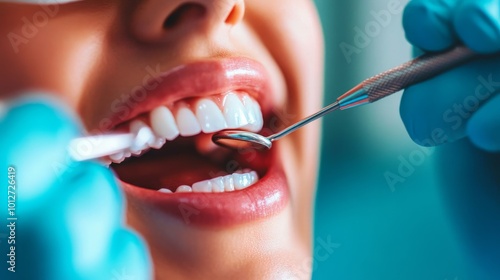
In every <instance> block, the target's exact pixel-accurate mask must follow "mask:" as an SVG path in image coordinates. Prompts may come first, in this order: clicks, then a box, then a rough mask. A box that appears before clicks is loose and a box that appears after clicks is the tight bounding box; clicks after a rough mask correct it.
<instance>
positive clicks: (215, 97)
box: [109, 59, 288, 225]
mask: <svg viewBox="0 0 500 280" xmlns="http://www.w3.org/2000/svg"><path fill="white" fill-rule="evenodd" d="M207 67H209V68H211V70H212V71H211V72H206V71H200V69H201V70H207V69H206V68H207ZM214 67H215V70H214V69H213V68H214ZM179 72H182V75H180V74H179ZM200 73H201V76H200ZM263 73H264V71H263V69H261V66H259V65H258V64H256V62H253V61H249V60H248V59H227V60H219V61H210V62H204V63H195V64H191V65H187V66H186V67H183V68H179V69H176V70H174V71H173V72H170V73H167V74H165V76H164V77H163V78H164V80H165V81H170V82H171V83H172V82H174V83H177V84H178V85H185V81H184V80H188V79H190V80H191V81H194V83H196V84H198V85H200V86H199V87H202V88H198V91H196V89H193V88H192V84H190V85H189V86H188V88H189V90H188V91H187V92H188V93H185V94H184V95H178V96H177V98H175V99H170V100H169V99H168V96H172V95H171V94H169V90H165V89H166V88H165V87H162V86H161V85H160V87H159V90H157V91H156V92H158V93H156V92H155V93H153V94H152V96H153V98H151V99H154V100H155V102H154V104H153V105H151V102H149V103H147V105H146V106H143V108H142V111H138V112H137V113H135V116H134V117H133V118H131V119H128V120H126V121H124V122H120V123H119V124H118V125H117V126H116V129H117V130H128V131H130V132H132V133H135V134H136V135H140V137H137V139H141V140H140V141H136V143H135V145H134V146H133V147H131V148H130V149H128V150H126V151H123V152H120V153H118V154H115V155H112V156H110V157H109V160H110V161H111V162H113V164H112V168H113V169H114V170H115V172H116V173H117V175H118V177H119V179H120V180H121V181H122V183H123V184H122V185H123V186H124V189H125V191H126V193H127V196H128V198H129V203H132V204H135V205H136V206H137V205H139V206H138V207H154V208H159V209H160V210H161V211H162V212H163V213H166V214H167V215H170V216H175V217H177V218H180V219H181V220H184V221H185V222H186V223H188V224H191V223H193V224H197V225H233V224H237V223H241V222H247V221H251V220H255V219H259V218H264V217H267V216H269V215H273V214H275V213H277V212H278V211H280V210H281V209H282V208H283V207H284V206H285V204H286V202H287V201H288V187H287V184H286V178H285V176H284V173H283V171H282V169H281V166H280V165H279V163H278V161H277V160H276V153H275V152H273V151H268V152H258V151H256V150H252V149H246V150H234V151H231V150H228V149H225V148H221V147H218V146H216V145H215V144H213V143H212V141H211V135H212V134H213V133H215V132H218V131H221V130H224V129H242V130H249V131H252V132H259V131H261V130H262V129H263V127H264V123H265V121H268V120H270V119H271V118H272V114H271V113H270V112H271V110H270V108H272V106H271V104H270V102H269V99H266V98H265V97H263V96H265V95H266V94H269V92H267V89H268V88H269V87H268V86H267V83H268V82H269V81H268V80H267V78H266V77H265V75H264V74H263ZM172 76H175V78H176V79H175V81H172V80H171V79H169V77H172ZM221 77H223V78H222V80H223V82H221ZM183 79H184V80H183ZM200 79H201V80H200ZM214 79H217V81H219V82H218V83H217V84H216V85H213V83H210V82H213V81H214ZM202 82H208V85H207V84H202ZM171 83H168V84H169V85H168V86H169V87H168V88H172V84H171ZM246 84H248V85H246ZM180 87H182V86H180ZM168 88H167V89H168ZM174 88H176V89H179V86H178V87H174ZM200 89H202V90H201V91H199V90H200ZM195 91H196V95H194V94H192V93H193V92H195ZM190 92H191V94H190ZM217 92H222V93H217ZM158 95H162V96H165V98H164V100H163V101H161V102H158V98H159V97H158ZM158 104H161V105H158ZM186 209H191V213H188V214H189V215H187V216H186V214H187V213H186ZM193 213H194V214H193ZM186 217H187V218H188V220H186Z"/></svg>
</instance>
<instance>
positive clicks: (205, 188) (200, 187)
mask: <svg viewBox="0 0 500 280" xmlns="http://www.w3.org/2000/svg"><path fill="white" fill-rule="evenodd" d="M193 192H199V193H209V192H212V182H211V181H210V180H206V181H201V182H198V183H194V184H193Z"/></svg>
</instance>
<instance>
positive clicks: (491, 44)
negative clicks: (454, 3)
mask: <svg viewBox="0 0 500 280" xmlns="http://www.w3.org/2000/svg"><path fill="white" fill-rule="evenodd" d="M498 11H500V3H499V1H497V0H482V1H477V0H465V1H463V3H461V4H460V6H459V7H457V10H456V13H455V16H454V19H453V21H454V26H455V30H456V32H457V35H458V37H459V38H460V39H461V40H462V41H463V42H464V43H465V45H466V46H467V47H469V48H470V49H472V50H474V51H476V52H478V53H493V52H498V51H500V21H499V20H498Z"/></svg>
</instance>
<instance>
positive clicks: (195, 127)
mask: <svg viewBox="0 0 500 280" xmlns="http://www.w3.org/2000/svg"><path fill="white" fill-rule="evenodd" d="M176 121H177V126H178V127H179V131H180V134H181V135H182V136H193V135H196V134H200V132H201V127H200V124H199V123H198V120H197V119H196V116H195V115H194V114H193V112H192V111H191V110H189V109H188V108H187V107H181V108H180V109H179V110H178V111H177V116H176Z"/></svg>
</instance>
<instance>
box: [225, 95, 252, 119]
mask: <svg viewBox="0 0 500 280" xmlns="http://www.w3.org/2000/svg"><path fill="white" fill-rule="evenodd" d="M224 117H225V118H226V123H227V127H228V128H239V127H242V126H245V125H247V124H248V120H247V117H246V116H245V108H244V107H243V103H241V101H240V99H239V98H238V96H237V95H236V94H234V93H229V94H228V95H227V96H226V100H225V102H224Z"/></svg>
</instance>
